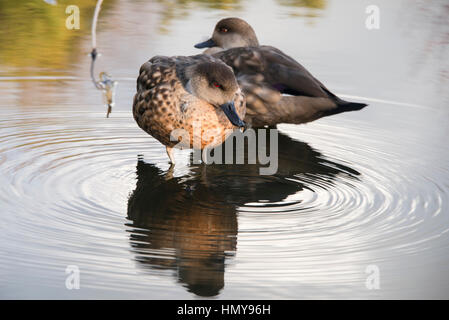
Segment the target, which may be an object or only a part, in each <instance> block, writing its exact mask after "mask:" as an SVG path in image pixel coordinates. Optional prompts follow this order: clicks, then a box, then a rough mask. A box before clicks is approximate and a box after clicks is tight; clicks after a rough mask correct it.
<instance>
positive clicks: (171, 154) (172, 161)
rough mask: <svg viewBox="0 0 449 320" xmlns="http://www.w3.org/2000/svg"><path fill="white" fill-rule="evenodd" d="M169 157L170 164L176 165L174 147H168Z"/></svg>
mask: <svg viewBox="0 0 449 320" xmlns="http://www.w3.org/2000/svg"><path fill="white" fill-rule="evenodd" d="M166 151H167V155H168V157H169V158H170V162H171V163H172V164H175V157H174V156H173V148H172V147H166Z"/></svg>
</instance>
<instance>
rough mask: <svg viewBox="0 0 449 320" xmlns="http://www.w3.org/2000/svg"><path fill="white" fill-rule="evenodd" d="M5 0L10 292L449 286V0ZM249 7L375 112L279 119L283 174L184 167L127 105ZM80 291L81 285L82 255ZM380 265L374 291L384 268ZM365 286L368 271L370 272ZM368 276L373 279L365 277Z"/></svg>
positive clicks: (260, 28)
mask: <svg viewBox="0 0 449 320" xmlns="http://www.w3.org/2000/svg"><path fill="white" fill-rule="evenodd" d="M57 3H58V4H57V5H51V4H48V3H46V2H44V1H34V2H32V3H29V4H28V5H27V6H25V7H23V6H19V3H18V2H16V1H3V2H2V4H1V5H0V17H1V19H2V21H4V22H2V23H1V24H0V25H1V28H2V29H0V31H1V32H0V90H1V95H0V208H1V211H0V213H1V225H0V257H1V264H0V297H1V298H67V299H69V298H162V299H166V298H167V299H170V298H171V299H173V298H176V299H183V298H188V299H189V298H201V297H215V298H223V299H226V298H228V299H229V298H231V299H234V298H267V299H277V298H287V299H298V298H448V297H449V280H448V277H447V270H448V269H449V246H448V243H449V241H448V240H449V232H448V231H449V192H448V191H449V183H448V181H449V180H448V178H449V162H448V160H449V149H448V148H447V136H448V134H449V126H448V120H449V111H448V108H447V106H448V102H449V95H448V92H447V78H448V70H449V69H448V63H447V59H446V57H447V48H448V43H447V34H448V29H447V24H446V23H444V21H445V20H444V19H445V17H446V16H447V12H448V11H447V10H448V7H447V4H445V3H444V1H436V0H435V1H432V2H431V3H429V4H427V2H426V3H422V2H419V1H412V0H410V1H397V2H394V3H391V1H378V3H377V5H378V6H379V8H380V13H381V16H380V17H381V24H380V29H379V30H372V31H369V30H367V29H366V28H365V19H366V16H367V14H366V13H365V8H366V6H367V5H369V4H371V3H369V1H368V2H367V1H345V2H344V4H343V2H342V1H271V0H267V1H265V2H264V3H263V4H260V2H259V1H257V2H256V1H249V0H247V1H243V0H242V1H228V2H226V4H219V2H213V3H207V2H203V1H182V2H181V1H179V2H178V1H155V2H146V1H145V2H144V1H106V3H105V4H104V6H103V9H102V11H101V13H100V20H99V25H98V28H99V29H98V34H97V42H98V47H99V51H100V52H101V53H102V56H101V57H100V58H99V60H98V64H97V65H96V70H97V71H96V72H99V71H107V72H108V73H110V74H111V75H112V76H113V77H114V78H115V79H116V80H118V81H119V84H118V87H117V95H116V98H117V101H116V106H115V108H114V109H113V111H112V114H111V116H110V118H108V119H106V118H105V114H106V107H105V106H104V105H103V104H102V99H101V93H100V92H99V91H98V90H96V89H95V88H94V87H93V84H92V82H91V81H90V79H89V63H90V60H89V59H90V58H89V57H88V56H87V53H88V52H90V50H91V47H90V35H89V32H90V30H89V28H90V18H91V17H92V14H93V10H94V5H95V4H93V3H92V1H79V6H80V11H81V29H80V30H66V29H65V28H64V24H65V18H66V15H64V14H63V13H64V10H63V9H61V8H65V6H66V5H68V4H71V3H68V2H67V3H66V2H64V1H57ZM226 16H239V17H242V18H244V19H246V20H247V21H249V22H250V23H251V24H252V25H253V27H254V28H255V30H256V32H257V34H258V36H259V40H260V42H261V43H263V44H271V45H274V46H277V47H279V48H281V49H282V50H283V51H285V52H286V53H288V54H289V55H291V56H293V57H294V58H296V59H297V60H298V61H300V62H301V63H302V64H304V65H305V66H306V67H307V68H308V69H309V70H310V71H311V72H312V73H313V74H314V75H315V76H316V77H317V78H319V79H320V80H321V81H323V82H324V83H325V84H326V85H327V86H328V87H329V88H331V89H332V90H333V91H334V92H336V93H338V94H341V95H342V96H345V97H349V96H357V97H358V98H353V99H355V100H359V101H367V102H368V103H369V104H370V106H369V107H368V108H365V109H364V110H363V111H360V112H354V113H346V114H340V115H337V116H333V117H329V118H325V119H320V120H318V121H315V122H313V123H310V124H307V125H299V126H297V125H280V126H279V129H280V135H279V150H280V152H279V170H278V172H277V174H276V175H274V176H260V175H259V174H258V172H259V171H258V167H257V166H256V165H227V166H226V165H210V166H204V165H195V164H191V163H190V162H189V159H190V152H189V151H179V152H177V154H176V157H177V159H178V164H177V165H176V167H175V168H174V169H170V168H169V164H168V159H167V156H166V154H165V150H164V148H163V146H162V145H161V144H160V143H158V142H157V141H156V140H154V139H153V138H151V137H150V136H148V135H147V134H146V133H144V132H143V131H141V130H140V129H139V128H138V127H137V125H136V124H135V123H134V120H133V119H132V114H131V105H132V97H133V95H134V93H135V79H136V77H137V72H138V70H139V67H140V65H141V64H142V63H143V62H144V61H146V60H147V59H148V58H149V57H151V56H153V55H156V54H166V55H180V54H185V55H188V54H194V53H197V51H196V50H195V49H194V48H193V44H194V43H197V42H199V41H200V40H202V39H204V38H206V37H207V36H209V35H210V32H211V30H212V28H213V25H214V24H215V22H216V21H217V20H219V19H220V18H221V17H226ZM69 265H75V266H78V268H79V270H80V272H81V278H80V289H79V290H68V289H66V285H65V281H66V278H67V274H66V272H65V270H66V268H67V266H69ZM373 268H374V270H378V271H379V280H380V282H379V284H380V288H379V289H378V290H375V289H374V290H370V289H369V288H368V287H369V286H368V287H367V285H366V282H367V279H369V277H370V275H372V273H371V272H372V271H371V270H373ZM368 282H369V281H368ZM368 284H369V283H368Z"/></svg>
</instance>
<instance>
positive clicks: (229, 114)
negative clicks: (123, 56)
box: [133, 55, 246, 163]
mask: <svg viewBox="0 0 449 320" xmlns="http://www.w3.org/2000/svg"><path fill="white" fill-rule="evenodd" d="M245 109H246V106H245V98H244V95H243V94H242V92H241V90H240V88H239V86H238V83H237V80H236V78H235V76H234V73H233V71H232V69H231V68H230V67H229V66H227V65H226V64H225V63H223V62H222V61H221V60H219V59H217V58H214V57H211V56H209V55H197V56H191V57H184V56H175V57H165V56H156V57H153V58H152V59H150V60H149V61H148V62H146V63H144V64H143V65H142V66H141V68H140V72H139V77H138V79H137V93H136V95H135V96H134V103H133V115H134V119H135V120H136V122H137V124H138V125H139V127H140V128H142V129H143V130H144V131H145V132H147V133H149V134H150V135H151V136H153V137H154V138H156V139H157V140H159V141H160V142H161V143H162V144H163V145H165V146H166V148H167V154H168V156H169V158H170V161H171V162H172V163H175V161H174V157H173V148H174V147H179V148H194V149H201V150H203V149H204V148H213V147H214V146H217V145H219V144H221V143H222V142H223V141H224V140H225V139H226V138H227V137H228V136H229V135H230V134H231V133H232V130H233V129H234V128H236V127H244V126H245V123H244V122H243V121H242V119H243V118H244V116H245Z"/></svg>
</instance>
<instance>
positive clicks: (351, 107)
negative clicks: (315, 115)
mask: <svg viewBox="0 0 449 320" xmlns="http://www.w3.org/2000/svg"><path fill="white" fill-rule="evenodd" d="M366 106H367V104H366V103H358V102H348V101H344V100H340V101H339V103H337V107H336V108H334V109H332V110H327V111H326V112H325V113H324V116H331V115H334V114H338V113H342V112H348V111H358V110H361V109H363V108H365V107H366Z"/></svg>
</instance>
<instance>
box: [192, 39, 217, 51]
mask: <svg viewBox="0 0 449 320" xmlns="http://www.w3.org/2000/svg"><path fill="white" fill-rule="evenodd" d="M216 46H217V45H216V44H215V42H214V40H212V38H210V39H209V40H207V41H204V42H200V43H197V44H196V45H195V46H194V47H195V48H197V49H202V48H211V47H216Z"/></svg>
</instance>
